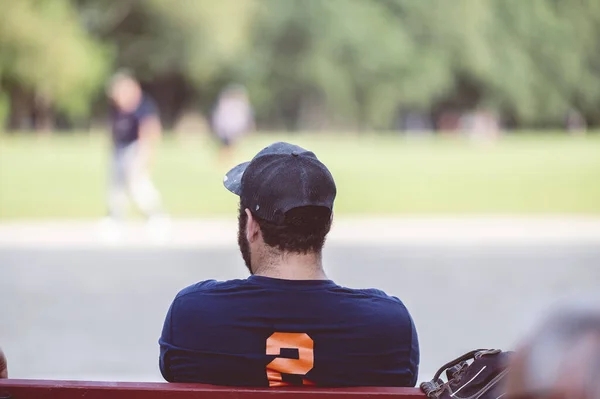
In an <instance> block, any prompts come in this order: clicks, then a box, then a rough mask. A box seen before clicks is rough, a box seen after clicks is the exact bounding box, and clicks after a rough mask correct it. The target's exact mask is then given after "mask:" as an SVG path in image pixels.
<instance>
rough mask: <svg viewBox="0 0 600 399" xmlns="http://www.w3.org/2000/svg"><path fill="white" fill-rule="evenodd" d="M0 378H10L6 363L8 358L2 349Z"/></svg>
mask: <svg viewBox="0 0 600 399" xmlns="http://www.w3.org/2000/svg"><path fill="white" fill-rule="evenodd" d="M0 378H8V363H7V362H6V356H4V352H2V348H0Z"/></svg>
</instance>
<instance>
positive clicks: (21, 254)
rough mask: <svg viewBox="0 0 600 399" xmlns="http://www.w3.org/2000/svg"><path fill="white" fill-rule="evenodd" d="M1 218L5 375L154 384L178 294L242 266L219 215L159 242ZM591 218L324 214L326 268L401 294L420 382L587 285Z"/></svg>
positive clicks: (503, 341)
mask: <svg viewBox="0 0 600 399" xmlns="http://www.w3.org/2000/svg"><path fill="white" fill-rule="evenodd" d="M361 223H362V224H361ZM7 226H8V225H0V345H2V347H3V348H4V350H5V352H6V353H7V355H8V357H9V362H10V372H11V375H12V376H13V377H20V378H57V379H107V380H140V381H141V380H146V381H152V380H161V377H160V374H159V372H158V368H157V359H158V345H157V339H158V336H159V334H160V329H161V326H162V322H163V318H164V315H165V313H166V310H167V308H168V306H169V304H170V302H171V300H172V298H173V297H174V295H175V294H176V293H177V291H178V290H179V289H181V288H182V287H184V286H187V285H189V284H191V283H193V282H195V281H198V280H202V279H206V278H217V279H228V278H239V277H242V278H243V277H245V276H246V270H245V267H244V266H243V263H242V261H241V259H240V258H239V255H238V253H237V249H236V247H235V221H231V220H229V221H212V222H178V223H176V226H174V230H175V229H177V232H175V233H174V235H175V236H177V237H180V239H179V241H178V240H171V241H170V242H169V243H163V244H162V245H150V244H149V243H148V242H147V240H145V239H134V238H132V237H133V236H131V237H129V238H124V240H125V242H126V243H125V244H106V243H98V242H97V239H96V238H95V235H94V234H95V233H93V229H91V228H90V225H89V224H87V225H86V224H85V223H80V224H78V223H71V224H60V223H55V224H48V225H47V226H46V227H44V226H42V225H39V224H37V225H36V224H33V223H32V224H30V225H26V224H21V225H12V228H11V229H9V228H8V227H7ZM36 226H37V227H36ZM86 226H87V227H86ZM598 226H600V223H598V222H597V221H593V220H590V219H575V220H571V221H570V222H569V221H568V220H566V219H560V220H559V219H555V220H547V219H539V220H537V219H536V220H529V219H528V220H522V219H512V220H511V219H495V218H491V219H444V220H441V221H440V220H437V221H436V220H435V219H405V220H398V223H397V224H396V225H395V226H394V225H393V224H392V223H388V222H386V221H382V220H379V221H378V220H374V219H371V220H363V221H360V222H358V221H356V220H349V219H346V220H342V221H340V222H338V223H337V224H336V227H335V230H334V232H333V233H332V237H331V240H330V241H329V243H328V245H327V248H326V251H325V265H326V269H327V272H328V274H329V276H330V277H331V278H333V279H334V280H336V281H337V282H338V283H340V284H343V285H348V286H351V287H367V286H373V287H378V288H382V289H384V290H386V291H388V292H389V293H391V294H394V295H397V296H398V297H400V298H401V299H402V300H403V301H404V302H405V304H406V305H407V307H408V308H409V309H410V310H411V311H412V313H413V316H414V319H415V322H416V323H417V327H418V331H419V336H420V341H421V348H422V368H421V376H422V378H421V379H423V378H427V377H429V376H431V374H432V373H433V372H434V371H435V368H436V367H437V366H439V365H441V364H442V363H444V362H445V361H447V360H449V359H451V358H453V357H455V356H457V355H459V354H462V352H466V351H468V350H470V349H473V348H478V347H500V348H511V347H512V345H513V343H514V340H515V337H517V336H518V335H519V333H520V332H522V329H523V327H524V326H526V325H527V324H528V323H529V322H530V320H529V317H530V316H531V315H532V312H533V310H535V309H538V308H539V307H540V306H542V305H543V304H545V303H547V302H548V301H551V300H554V299H556V298H557V297H563V296H569V295H574V294H581V293H585V292H598V291H600V245H599V244H600V234H599V233H598V232H600V229H598ZM36 229H37V233H36ZM128 229H129V233H132V234H133V233H142V232H143V227H142V226H132V227H130V228H128ZM9 230H12V231H13V232H14V233H13V234H12V235H11V234H9V233H8V231H9ZM49 231H54V234H48V232H49ZM199 233H202V235H198V236H195V235H194V236H193V237H192V238H189V236H188V234H199ZM61 234H62V236H61ZM127 240H129V241H127ZM533 314H535V313H533Z"/></svg>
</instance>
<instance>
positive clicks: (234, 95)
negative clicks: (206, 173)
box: [212, 84, 254, 166]
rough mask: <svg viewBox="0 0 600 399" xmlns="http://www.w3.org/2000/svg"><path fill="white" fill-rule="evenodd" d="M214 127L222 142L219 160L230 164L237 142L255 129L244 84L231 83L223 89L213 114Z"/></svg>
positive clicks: (226, 164) (227, 164)
mask: <svg viewBox="0 0 600 399" xmlns="http://www.w3.org/2000/svg"><path fill="white" fill-rule="evenodd" d="M212 128H213V132H214V134H215V135H216V136H217V138H218V140H219V142H220V143H221V149H220V153H219V160H220V162H221V163H222V164H224V165H225V166H229V164H230V163H231V162H232V156H233V146H234V144H235V142H236V141H237V140H238V139H240V138H241V137H242V136H243V135H245V134H246V133H248V132H250V131H251V130H253V129H254V113H253V111H252V107H251V105H250V101H249V99H248V93H247V91H246V88H245V87H244V86H242V85H238V84H231V85H229V86H227V87H225V88H224V89H223V91H221V94H220V95H219V99H218V100H217V104H216V106H215V109H214V111H213V115H212Z"/></svg>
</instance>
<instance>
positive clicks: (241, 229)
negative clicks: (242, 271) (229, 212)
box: [238, 212, 254, 274]
mask: <svg viewBox="0 0 600 399" xmlns="http://www.w3.org/2000/svg"><path fill="white" fill-rule="evenodd" d="M247 222H248V215H246V213H245V212H243V213H240V215H239V217H238V246H239V247H240V252H241V254H242V258H243V259H244V263H245V264H246V267H247V268H248V271H250V274H254V273H253V272H252V263H251V261H250V242H249V241H248V237H246V224H247Z"/></svg>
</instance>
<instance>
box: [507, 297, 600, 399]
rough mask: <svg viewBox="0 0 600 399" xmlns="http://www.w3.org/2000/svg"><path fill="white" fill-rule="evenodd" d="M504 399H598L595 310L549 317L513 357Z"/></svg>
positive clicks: (599, 320) (599, 336) (599, 349)
mask: <svg viewBox="0 0 600 399" xmlns="http://www.w3.org/2000/svg"><path fill="white" fill-rule="evenodd" d="M506 396H507V398H512V399H545V398H548V399H555V398H556V399H561V398H563V399H600V307H599V306H591V307H589V306H581V305H578V306H574V307H569V308H564V309H559V310H557V311H556V312H555V313H553V314H552V315H551V316H550V317H549V318H548V319H547V320H546V321H545V322H544V323H542V325H540V326H539V328H538V329H537V331H536V333H535V334H534V335H533V336H532V337H530V338H529V339H528V340H526V342H525V343H523V344H522V346H521V348H520V350H518V351H517V353H516V356H515V359H514V361H513V364H512V368H511V371H510V373H509V375H508V382H507V395H506Z"/></svg>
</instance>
